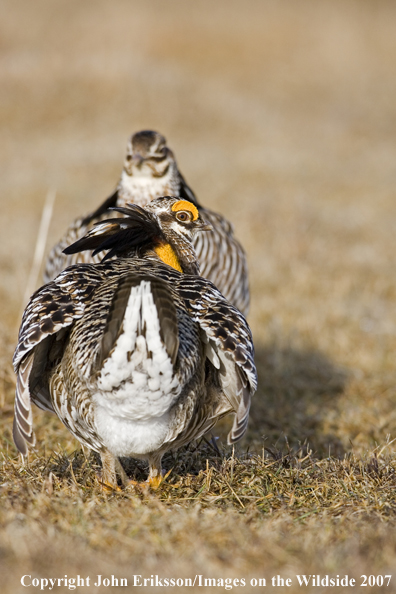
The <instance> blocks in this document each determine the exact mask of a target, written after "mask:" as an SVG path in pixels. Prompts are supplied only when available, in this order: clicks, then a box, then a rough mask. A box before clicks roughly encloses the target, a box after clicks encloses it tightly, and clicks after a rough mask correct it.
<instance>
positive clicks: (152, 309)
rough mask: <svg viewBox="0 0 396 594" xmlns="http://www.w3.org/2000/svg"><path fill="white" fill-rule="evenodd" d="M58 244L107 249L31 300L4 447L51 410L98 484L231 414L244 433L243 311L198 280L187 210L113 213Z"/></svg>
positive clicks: (195, 216) (169, 204) (247, 363)
mask: <svg viewBox="0 0 396 594" xmlns="http://www.w3.org/2000/svg"><path fill="white" fill-rule="evenodd" d="M116 210H117V212H119V213H121V214H123V215H124V217H123V218H113V219H110V220H107V221H103V222H101V223H98V225H96V226H95V227H94V228H93V229H91V231H89V232H88V234H87V235H86V237H84V238H82V239H80V240H79V241H77V242H76V243H75V244H74V245H72V246H70V247H69V248H68V249H67V250H66V252H67V253H69V254H71V253H75V252H77V251H80V250H87V249H89V250H94V253H95V252H99V251H103V250H107V255H106V257H105V258H104V261H103V262H102V263H100V264H79V265H73V266H70V267H69V268H67V269H66V270H64V271H63V272H62V273H61V274H59V275H58V276H57V277H56V278H55V280H53V281H52V282H50V283H48V284H47V285H45V286H43V287H42V288H41V289H39V290H38V291H36V293H35V294H34V295H33V296H32V298H31V300H30V302H29V304H28V306H27V307H26V310H25V312H24V314H23V319H22V324H21V328H20V331H19V342H18V346H17V348H16V351H15V355H14V367H15V372H16V374H17V388H16V399H15V417H14V428H13V435H14V441H15V443H16V445H17V447H18V449H19V451H20V452H21V453H22V454H23V455H26V454H27V445H34V443H35V436H34V433H33V421H32V408H31V403H32V402H33V403H34V404H36V405H37V406H38V407H39V408H41V409H44V410H47V411H53V412H55V413H56V414H57V415H58V417H59V418H60V420H61V421H62V422H63V423H64V424H65V425H66V427H67V428H68V429H69V430H70V431H71V433H72V434H73V435H74V436H75V437H76V438H77V439H78V440H79V441H80V442H81V443H82V444H83V445H85V446H87V447H89V448H91V449H92V450H95V451H96V452H99V454H100V456H101V459H102V464H103V474H102V479H103V482H104V483H105V484H108V485H110V486H112V487H116V485H117V480H116V472H117V473H118V474H120V475H121V478H122V480H125V473H123V470H122V467H121V465H120V463H119V460H118V458H119V457H124V456H126V457H132V458H142V459H147V460H148V461H149V466H150V475H149V480H150V481H151V482H152V484H153V485H156V484H158V482H160V480H161V476H162V475H161V459H162V456H163V454H164V452H166V451H167V450H170V449H176V448H178V447H180V446H182V445H183V444H186V443H188V442H190V441H191V440H193V439H197V438H199V437H200V436H202V435H203V434H204V433H206V432H207V431H208V430H209V429H210V428H211V427H212V426H213V425H214V424H215V423H216V421H217V420H218V419H220V418H221V417H223V416H224V415H226V414H229V413H235V418H234V423H233V426H232V429H231V431H230V433H229V436H228V441H229V443H234V442H235V441H237V440H238V439H240V438H241V437H242V435H243V434H244V433H245V431H246V427H247V423H248V414H249V407H250V399H251V395H252V394H253V393H254V391H255V389H256V383H257V377H256V369H255V365H254V358H253V344H252V336H251V332H250V329H249V326H248V324H247V322H246V320H245V318H244V317H243V315H242V314H241V313H240V312H239V311H238V310H237V309H236V308H235V307H234V306H233V305H231V304H230V303H229V302H228V301H226V299H225V298H224V297H223V295H222V294H221V293H220V292H219V290H218V289H217V288H216V287H215V286H214V285H213V283H211V282H210V281H208V280H206V279H204V278H202V277H200V276H199V275H198V274H197V273H198V265H197V260H196V256H195V253H194V249H193V247H192V244H191V239H192V236H193V234H194V233H195V232H196V231H203V230H204V229H205V228H207V227H208V225H207V223H205V221H203V220H202V219H201V216H200V214H199V211H198V210H197V208H196V207H195V206H194V205H193V204H192V203H190V202H187V201H186V200H180V199H179V198H170V197H162V198H156V199H154V200H153V201H152V202H150V203H149V204H148V205H146V207H145V208H142V207H140V206H137V205H128V206H127V207H121V208H118V209H116Z"/></svg>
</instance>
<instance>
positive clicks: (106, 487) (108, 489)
mask: <svg viewBox="0 0 396 594" xmlns="http://www.w3.org/2000/svg"><path fill="white" fill-rule="evenodd" d="M96 478H97V480H98V483H99V485H100V486H101V487H102V490H103V491H104V492H105V493H114V491H117V492H120V491H122V489H121V487H119V486H118V485H114V484H113V483H110V482H108V481H106V480H104V479H103V477H102V475H101V474H100V473H97V474H96Z"/></svg>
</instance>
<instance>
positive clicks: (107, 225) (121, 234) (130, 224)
mask: <svg viewBox="0 0 396 594" xmlns="http://www.w3.org/2000/svg"><path fill="white" fill-rule="evenodd" d="M110 210H116V211H117V212H120V213H121V214H123V215H126V216H125V217H123V218H119V219H106V220H103V221H101V222H100V223H97V224H96V225H95V227H94V228H93V230H91V231H90V232H88V234H87V235H86V236H85V237H82V238H81V239H79V240H78V241H76V242H75V243H73V244H72V245H69V246H68V247H67V248H66V249H64V250H63V251H64V253H65V254H75V253H77V252H82V251H85V250H94V251H93V254H92V255H93V256H94V255H96V254H98V253H99V252H101V251H103V250H110V251H109V252H108V253H107V254H106V256H105V257H104V258H103V261H104V260H107V259H108V258H112V257H113V256H119V255H121V254H123V253H125V252H128V251H129V250H130V249H132V248H144V247H149V246H150V245H152V244H154V243H157V242H158V240H161V239H162V240H163V239H165V238H164V234H163V232H162V229H161V227H160V225H159V223H158V220H157V217H156V216H155V215H154V214H153V213H150V212H148V211H146V210H144V209H143V208H141V207H140V206H138V205H137V204H131V205H128V206H127V207H125V208H122V207H113V208H111V209H110ZM101 227H103V229H101ZM91 234H92V235H91Z"/></svg>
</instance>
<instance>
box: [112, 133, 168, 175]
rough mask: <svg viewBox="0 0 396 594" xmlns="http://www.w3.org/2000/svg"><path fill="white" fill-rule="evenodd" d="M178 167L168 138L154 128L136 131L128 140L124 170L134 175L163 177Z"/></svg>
mask: <svg viewBox="0 0 396 594" xmlns="http://www.w3.org/2000/svg"><path fill="white" fill-rule="evenodd" d="M175 167H176V161H175V157H174V155H173V153H172V151H171V150H170V148H169V147H167V146H166V139H165V138H164V137H163V136H162V135H161V134H159V133H158V132H154V131H153V130H142V131H141V132H136V134H133V135H132V136H131V137H130V139H129V140H128V144H127V152H126V156H125V161H124V171H125V172H126V173H127V174H128V175H130V176H134V177H163V176H164V175H166V174H167V173H168V171H169V169H170V168H175Z"/></svg>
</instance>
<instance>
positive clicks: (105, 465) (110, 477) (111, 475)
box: [100, 450, 128, 491]
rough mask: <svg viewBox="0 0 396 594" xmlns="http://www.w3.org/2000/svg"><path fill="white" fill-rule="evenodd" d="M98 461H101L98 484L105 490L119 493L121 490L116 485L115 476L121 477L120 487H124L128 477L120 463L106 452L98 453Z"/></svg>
mask: <svg viewBox="0 0 396 594" xmlns="http://www.w3.org/2000/svg"><path fill="white" fill-rule="evenodd" d="M100 459H101V461H102V473H101V478H100V482H101V483H102V485H103V488H104V489H105V490H111V491H120V490H121V489H120V488H119V487H118V485H117V474H116V472H117V473H118V474H119V475H120V477H121V482H122V485H123V486H124V485H126V484H127V482H128V477H127V475H126V473H125V470H124V469H123V467H122V465H121V462H120V461H119V459H118V458H116V457H115V456H113V454H110V452H109V451H108V450H104V451H103V452H101V453H100Z"/></svg>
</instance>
